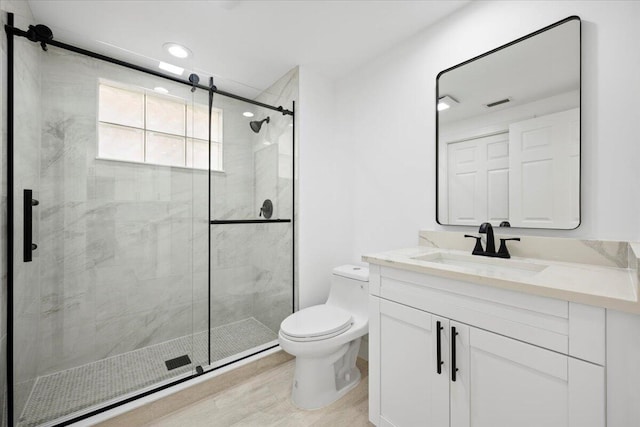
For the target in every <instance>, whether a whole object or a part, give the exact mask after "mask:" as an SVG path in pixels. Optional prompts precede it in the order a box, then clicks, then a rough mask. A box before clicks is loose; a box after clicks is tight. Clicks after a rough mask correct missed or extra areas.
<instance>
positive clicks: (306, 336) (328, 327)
mask: <svg viewBox="0 0 640 427" xmlns="http://www.w3.org/2000/svg"><path fill="white" fill-rule="evenodd" d="M352 324H353V316H351V313H349V312H348V311H346V310H343V309H341V308H339V307H335V306H332V305H327V304H321V305H315V306H313V307H308V308H305V309H302V310H300V311H298V312H296V313H293V314H292V315H291V316H289V317H287V318H286V319H284V321H283V322H282V324H281V325H280V332H281V333H282V334H283V335H284V336H285V337H287V338H288V339H290V340H291V341H317V340H323V339H328V338H332V337H335V336H337V335H340V334H342V333H343V332H345V331H346V330H348V329H349V328H351V325H352Z"/></svg>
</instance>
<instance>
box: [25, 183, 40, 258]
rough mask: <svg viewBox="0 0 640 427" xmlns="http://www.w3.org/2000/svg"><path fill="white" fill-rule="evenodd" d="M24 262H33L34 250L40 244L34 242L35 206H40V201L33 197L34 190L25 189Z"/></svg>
mask: <svg viewBox="0 0 640 427" xmlns="http://www.w3.org/2000/svg"><path fill="white" fill-rule="evenodd" d="M23 204H24V224H23V231H24V252H23V255H24V256H23V258H24V262H31V261H32V259H33V251H35V250H36V249H37V248H38V245H36V244H35V243H33V207H34V206H38V205H39V204H40V202H38V201H37V200H36V199H34V198H33V190H26V189H25V190H24V200H23Z"/></svg>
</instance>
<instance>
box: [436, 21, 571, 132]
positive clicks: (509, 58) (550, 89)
mask: <svg viewBox="0 0 640 427" xmlns="http://www.w3.org/2000/svg"><path fill="white" fill-rule="evenodd" d="M579 89H580V23H579V22H578V21H576V20H572V21H569V22H565V23H564V24H562V25H560V26H557V27H554V28H551V29H549V30H547V31H545V32H542V33H539V34H537V35H535V36H533V37H530V38H528V39H525V40H523V41H520V42H519V43H516V44H513V45H511V46H508V47H506V48H505V49H502V50H499V51H497V52H493V53H492V54H490V55H488V56H484V57H482V58H480V59H477V60H475V61H473V62H470V63H468V64H465V65H463V66H461V67H458V68H455V69H453V70H450V71H448V72H446V73H443V74H442V75H441V76H440V77H439V79H438V91H439V95H440V96H444V95H449V96H450V97H453V98H454V99H455V100H456V101H458V102H459V104H456V105H454V106H453V107H451V108H449V109H448V110H444V111H442V112H441V113H440V114H439V122H440V123H441V124H442V123H454V122H457V121H460V120H465V119H468V118H470V117H475V116H481V115H484V114H492V113H495V112H497V111H503V110H508V109H511V108H514V107H516V106H518V105H524V104H527V103H530V102H533V101H538V100H542V99H545V98H548V97H551V96H554V95H559V94H563V93H567V92H571V91H577V90H579ZM506 98H508V99H509V100H510V102H508V103H505V104H501V105H500V106H496V107H492V108H487V107H486V104H488V103H491V102H495V101H499V100H502V99H506Z"/></svg>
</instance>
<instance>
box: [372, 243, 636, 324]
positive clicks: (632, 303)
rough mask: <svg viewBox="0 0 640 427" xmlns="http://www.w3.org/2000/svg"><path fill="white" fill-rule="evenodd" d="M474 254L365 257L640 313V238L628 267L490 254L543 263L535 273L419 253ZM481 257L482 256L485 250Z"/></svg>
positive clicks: (410, 252)
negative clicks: (433, 259)
mask: <svg viewBox="0 0 640 427" xmlns="http://www.w3.org/2000/svg"><path fill="white" fill-rule="evenodd" d="M437 253H440V254H445V255H446V254H450V255H452V256H457V255H470V254H469V252H463V251H460V250H453V249H442V248H433V247H424V246H420V247H414V248H406V249H399V250H393V251H387V252H382V253H377V254H371V255H365V256H363V257H362V260H363V261H366V262H368V263H371V264H377V265H380V266H384V267H391V268H396V269H401V270H410V271H414V272H418V273H424V274H430V275H434V276H439V277H445V278H449V279H454V280H462V281H465V282H471V283H477V284H480V285H486V286H493V287H497V288H502V289H509V290H514V291H520V292H525V293H529V294H533V295H540V296H545V297H550V298H556V299H561V300H566V301H574V302H579V303H582V304H588V305H593V306H599V307H605V308H610V309H615V310H620V311H625V312H630V313H636V314H640V301H638V270H637V268H638V267H637V266H638V265H639V264H640V262H638V255H639V254H640V244H637V243H630V244H629V255H630V256H629V258H630V261H631V259H632V261H633V262H630V263H629V265H630V268H618V267H605V266H601V265H593V264H581V263H574V262H560V261H551V260H541V259H534V258H522V257H512V258H511V259H496V258H490V259H491V260H492V261H491V262H492V263H497V264H498V265H500V264H501V265H504V266H507V267H508V266H509V263H510V262H514V261H515V263H514V264H513V265H517V263H518V262H524V263H528V264H534V265H539V266H544V269H543V270H542V271H539V272H537V273H533V274H532V273H531V272H526V274H525V272H524V271H523V272H522V273H519V272H518V270H516V269H513V270H508V271H507V270H505V271H500V269H499V268H497V269H494V270H495V271H492V269H491V268H477V269H476V268H473V266H456V265H446V264H440V263H436V262H429V261H424V260H420V259H415V257H420V256H428V255H429V254H437ZM475 258H478V259H479V260H478V262H482V260H480V259H481V258H485V257H482V256H477V257H473V259H474V260H475Z"/></svg>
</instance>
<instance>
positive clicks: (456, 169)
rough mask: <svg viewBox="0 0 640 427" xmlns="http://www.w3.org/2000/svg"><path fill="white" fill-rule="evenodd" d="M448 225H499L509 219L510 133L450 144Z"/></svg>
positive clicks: (448, 160) (448, 150) (448, 152)
mask: <svg viewBox="0 0 640 427" xmlns="http://www.w3.org/2000/svg"><path fill="white" fill-rule="evenodd" d="M447 163H448V165H447V171H448V177H447V182H448V202H449V212H448V219H449V221H448V224H456V225H477V224H480V223H482V222H485V221H489V222H491V223H493V224H499V223H500V222H502V221H506V220H508V218H509V136H508V134H507V133H501V134H498V135H490V136H484V137H479V138H474V139H470V140H466V141H460V142H452V143H449V144H447Z"/></svg>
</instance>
